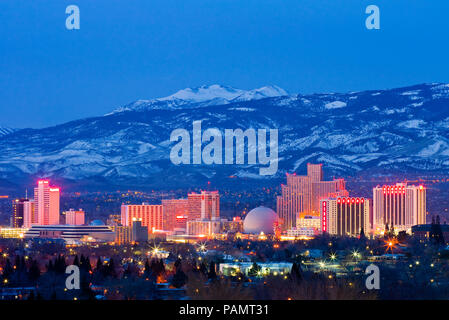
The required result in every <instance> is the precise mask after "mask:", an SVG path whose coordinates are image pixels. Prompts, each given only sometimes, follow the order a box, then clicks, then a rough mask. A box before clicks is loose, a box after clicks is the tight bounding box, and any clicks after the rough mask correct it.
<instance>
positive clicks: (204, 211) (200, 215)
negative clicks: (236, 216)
mask: <svg viewBox="0 0 449 320" xmlns="http://www.w3.org/2000/svg"><path fill="white" fill-rule="evenodd" d="M187 200H188V209H189V211H188V220H189V221H193V220H198V219H201V220H218V219H219V218H220V195H219V193H218V191H201V193H195V192H192V193H189V194H188V196H187Z"/></svg>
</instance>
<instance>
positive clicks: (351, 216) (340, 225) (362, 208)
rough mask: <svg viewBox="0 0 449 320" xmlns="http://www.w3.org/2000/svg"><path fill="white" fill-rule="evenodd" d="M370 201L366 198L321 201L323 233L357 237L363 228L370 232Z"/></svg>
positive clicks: (341, 198)
mask: <svg viewBox="0 0 449 320" xmlns="http://www.w3.org/2000/svg"><path fill="white" fill-rule="evenodd" d="M369 210H370V206H369V200H368V199H366V198H350V197H337V198H327V199H322V200H320V221H321V231H322V232H324V233H328V234H330V235H335V236H350V237H356V236H358V235H360V233H361V231H362V228H363V232H364V233H365V234H368V233H369V232H370V231H371V230H370V223H369Z"/></svg>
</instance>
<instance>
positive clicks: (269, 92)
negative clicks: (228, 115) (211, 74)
mask: <svg viewBox="0 0 449 320" xmlns="http://www.w3.org/2000/svg"><path fill="white" fill-rule="evenodd" d="M287 95H288V92H287V91H285V90H284V89H282V88H279V87H277V86H266V87H262V88H259V89H253V90H248V91H246V90H241V89H235V88H232V87H228V86H221V85H218V84H214V85H211V86H202V87H199V88H194V89H192V88H186V89H183V90H180V91H178V92H176V93H174V94H172V95H170V96H168V97H164V98H158V99H152V100H137V101H134V102H132V103H130V104H128V105H126V106H123V107H120V108H118V109H116V110H114V111H113V112H112V113H117V112H123V111H143V110H151V109H161V110H168V109H177V108H188V107H189V108H195V107H196V108H198V107H204V106H211V105H216V106H217V105H226V104H229V103H232V102H238V101H250V100H258V99H264V98H272V97H280V96H287ZM108 115H109V114H108Z"/></svg>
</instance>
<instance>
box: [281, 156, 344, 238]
mask: <svg viewBox="0 0 449 320" xmlns="http://www.w3.org/2000/svg"><path fill="white" fill-rule="evenodd" d="M281 192H282V193H281V196H278V197H277V214H278V216H279V217H280V218H281V219H282V229H283V230H288V229H292V228H294V227H296V219H297V218H298V217H299V214H305V215H312V216H318V215H319V210H320V208H319V201H320V199H322V198H326V197H329V196H330V195H331V194H338V195H340V196H347V195H348V192H347V191H346V187H345V180H344V179H334V180H332V181H323V170H322V165H321V164H311V163H308V164H307V175H306V176H298V175H296V174H287V185H282V186H281Z"/></svg>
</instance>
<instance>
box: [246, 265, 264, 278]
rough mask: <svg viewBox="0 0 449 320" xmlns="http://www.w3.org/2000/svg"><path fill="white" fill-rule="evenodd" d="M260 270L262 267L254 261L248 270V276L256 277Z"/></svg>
mask: <svg viewBox="0 0 449 320" xmlns="http://www.w3.org/2000/svg"><path fill="white" fill-rule="evenodd" d="M261 272H262V268H261V267H260V266H259V265H258V264H257V263H255V262H253V265H252V266H251V268H250V269H249V270H248V276H250V277H257V276H258V275H260V273H261Z"/></svg>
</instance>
